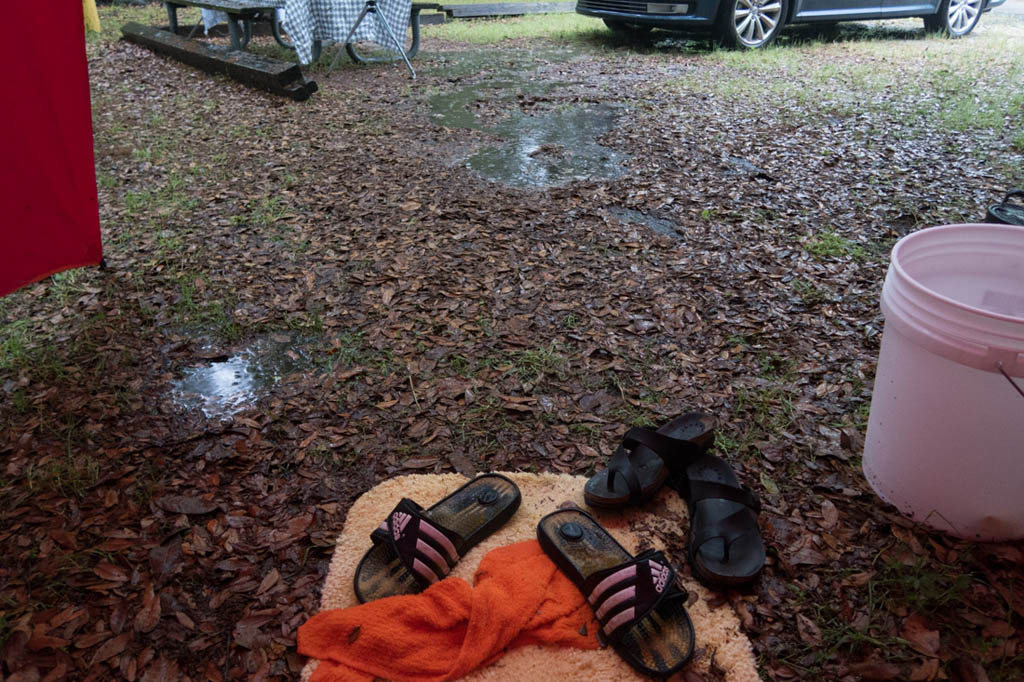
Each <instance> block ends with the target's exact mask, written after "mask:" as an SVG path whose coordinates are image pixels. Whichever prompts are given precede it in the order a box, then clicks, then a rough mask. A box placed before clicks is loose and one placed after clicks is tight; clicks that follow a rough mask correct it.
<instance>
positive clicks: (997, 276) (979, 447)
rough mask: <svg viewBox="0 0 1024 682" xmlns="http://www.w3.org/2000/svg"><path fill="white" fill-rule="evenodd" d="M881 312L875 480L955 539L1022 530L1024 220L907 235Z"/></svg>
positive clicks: (870, 473)
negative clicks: (1022, 222) (1023, 222)
mask: <svg viewBox="0 0 1024 682" xmlns="http://www.w3.org/2000/svg"><path fill="white" fill-rule="evenodd" d="M882 313H883V314H884V315H885V331H884V333H883V334H882V349H881V352H880V354H879V358H878V370H877V373H876V375H875V388H874V393H873V394H872V398H871V416H870V418H869V419H868V432H867V438H866V442H865V445H864V475H865V476H866V477H867V480H868V482H869V483H870V484H871V487H872V488H874V490H875V492H877V493H878V495H879V496H880V497H881V498H882V499H883V500H885V501H886V502H889V503H890V504H892V505H894V506H896V507H897V508H898V509H899V510H900V511H901V512H903V513H904V514H906V515H907V516H909V517H911V518H913V519H915V520H917V521H920V522H921V523H924V524H926V525H929V526H931V527H933V528H937V529H939V530H943V531H946V532H948V533H950V534H952V535H956V536H958V537H962V538H969V539H974V540H1009V539H1017V538H1022V537H1024V396H1022V395H1021V394H1020V393H1019V392H1018V391H1017V390H1016V389H1015V388H1014V386H1013V385H1012V384H1011V381H1013V382H1016V386H1018V387H1021V390H1024V380H1022V377H1024V227H1018V226H1013V225H993V224H978V225H945V226H942V227H932V228H928V229H926V230H921V231H919V232H915V233H913V234H910V235H907V236H906V237H904V238H903V239H901V240H900V241H898V242H897V243H896V246H895V247H894V248H893V251H892V261H891V263H890V265H889V272H888V273H887V274H886V277H885V284H884V286H883V287H882ZM1004 372H1005V374H1004Z"/></svg>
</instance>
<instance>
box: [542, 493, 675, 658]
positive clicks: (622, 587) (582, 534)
mask: <svg viewBox="0 0 1024 682" xmlns="http://www.w3.org/2000/svg"><path fill="white" fill-rule="evenodd" d="M537 539H538V540H539V541H540V545H541V547H543V548H544V551H545V552H546V553H547V555H548V556H549V557H551V560H552V561H554V562H555V565H557V566H558V568H559V569H561V571H562V572H563V573H564V574H565V575H566V576H567V577H568V578H569V579H570V580H572V581H573V583H575V584H576V586H577V587H578V588H580V591H581V592H582V593H583V595H584V596H585V597H586V598H587V601H588V602H589V603H590V606H591V608H592V609H594V615H595V616H596V617H597V621H598V623H600V624H601V634H602V635H603V636H604V639H605V640H607V641H608V642H610V643H611V644H612V646H613V647H615V651H617V652H618V654H619V655H620V656H622V658H623V659H625V661H626V662H627V663H629V664H630V665H631V666H633V667H634V668H636V669H637V670H639V671H640V672H642V673H644V674H647V675H653V676H655V677H667V676H669V675H671V674H672V673H674V672H676V671H677V670H679V669H680V668H682V667H683V666H684V665H686V663H687V661H689V660H690V657H691V656H692V655H693V641H694V640H693V623H692V622H691V621H690V616H689V614H687V612H686V599H687V594H686V592H685V591H683V590H681V589H679V587H678V586H677V585H676V572H675V569H673V568H672V566H671V565H669V563H668V560H667V559H666V558H665V555H664V554H662V553H661V552H657V551H654V550H649V551H646V552H643V553H641V554H639V555H637V556H635V557H634V556H632V555H631V554H630V553H629V552H628V551H626V548H625V547H623V546H622V545H620V544H619V543H618V542H616V540H615V538H613V537H612V536H611V535H610V534H609V533H608V531H606V530H605V529H604V528H602V527H601V525H600V524H599V523H598V522H597V521H596V520H595V519H594V517H593V516H591V515H590V514H588V513H586V512H585V511H583V510H580V509H562V510H559V511H556V512H554V513H552V514H548V515H547V516H545V517H544V518H543V519H541V520H540V524H539V525H538V526H537Z"/></svg>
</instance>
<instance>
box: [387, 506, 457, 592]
mask: <svg viewBox="0 0 1024 682" xmlns="http://www.w3.org/2000/svg"><path fill="white" fill-rule="evenodd" d="M413 520H414V517H413V516H412V515H411V514H407V513H405V512H401V511H396V512H394V513H393V514H392V515H391V519H390V521H391V530H390V532H391V535H392V537H393V538H394V540H395V544H396V545H398V546H399V547H404V548H409V549H414V555H413V557H412V569H413V570H414V571H416V572H417V573H418V574H420V576H422V577H423V578H425V579H426V580H427V581H428V582H430V583H431V584H433V583H436V582H437V581H438V580H440V579H441V577H439V576H438V571H439V572H440V573H441V576H446V575H448V573H450V572H451V570H452V566H454V565H455V563H456V562H457V561H458V560H459V553H458V552H456V551H455V545H453V544H452V541H451V540H449V539H448V538H447V537H446V536H445V535H444V533H442V532H441V531H440V530H438V529H437V528H435V527H434V526H432V525H431V524H429V523H427V522H426V521H425V520H423V519H415V520H416V521H417V523H416V524H411V523H410V522H412V521H413ZM380 528H381V530H383V531H385V532H388V521H385V522H384V523H382V524H380ZM407 531H408V532H407ZM410 534H415V543H413V542H412V538H411V537H409V535H410ZM403 538H404V539H405V540H404V541H402V540H403ZM442 552H443V553H444V554H442ZM445 555H447V560H446V558H445ZM431 565H432V566H433V568H432V567H431ZM434 569H437V570H436V571H435V570H434Z"/></svg>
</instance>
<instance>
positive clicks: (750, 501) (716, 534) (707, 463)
mask: <svg viewBox="0 0 1024 682" xmlns="http://www.w3.org/2000/svg"><path fill="white" fill-rule="evenodd" d="M673 473H674V474H676V475H677V477H674V478H673V480H672V482H671V485H672V486H673V487H674V488H675V489H676V490H677V491H678V492H679V494H680V495H681V496H682V497H683V499H684V500H686V505H687V508H688V509H689V510H690V530H689V533H688V537H687V555H688V556H689V560H690V566H691V567H692V569H693V572H694V575H696V576H697V578H698V579H699V580H700V581H701V582H703V583H705V584H707V585H709V586H711V587H722V586H735V585H741V584H744V583H748V582H750V581H752V580H753V579H754V578H756V577H757V575H758V574H759V573H760V572H761V569H762V568H763V567H764V561H765V550H764V542H763V540H762V539H761V532H760V529H759V528H758V525H757V515H758V513H760V511H761V501H760V500H759V499H758V498H757V495H755V494H754V493H753V492H752V491H751V490H750V489H749V488H747V487H746V486H744V485H741V484H740V482H739V481H738V480H737V479H736V475H735V473H734V472H733V470H732V467H730V466H729V464H728V463H726V462H725V461H724V460H722V459H721V458H719V457H716V456H715V455H712V454H708V453H704V454H703V455H701V456H700V457H698V458H697V459H695V460H694V461H693V462H690V463H689V464H687V465H686V467H685V469H681V470H679V471H677V472H673Z"/></svg>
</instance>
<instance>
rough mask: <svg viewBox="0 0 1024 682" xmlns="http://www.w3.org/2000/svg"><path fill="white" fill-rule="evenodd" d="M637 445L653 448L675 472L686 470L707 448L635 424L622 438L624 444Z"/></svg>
mask: <svg viewBox="0 0 1024 682" xmlns="http://www.w3.org/2000/svg"><path fill="white" fill-rule="evenodd" d="M637 445H643V446H645V447H648V448H650V449H651V450H653V451H654V452H655V453H656V454H657V455H658V456H659V457H661V459H662V461H663V462H665V466H666V467H668V469H669V471H670V472H671V473H673V474H678V473H680V472H685V471H686V467H688V466H689V465H690V464H691V463H693V461H694V460H695V459H697V458H698V457H700V456H701V455H702V454H704V452H705V451H706V450H707V448H704V447H701V446H699V445H697V444H696V443H694V442H693V441H691V440H686V439H685V438H672V437H671V436H664V435H662V434H660V433H658V432H657V431H655V430H654V429H649V428H643V427H639V426H634V427H633V428H631V429H630V430H629V431H627V432H626V435H625V436H624V437H623V438H622V446H623V447H625V448H628V449H629V450H633V449H634V448H635V447H636V446H637Z"/></svg>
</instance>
